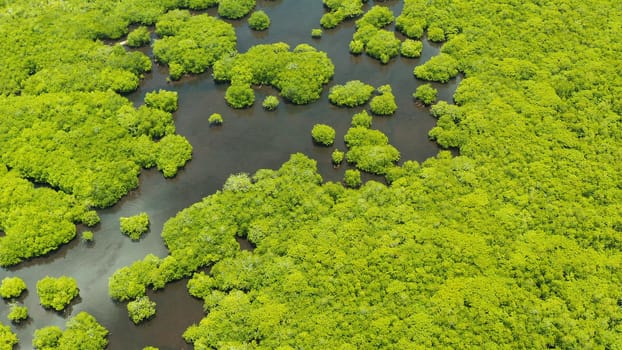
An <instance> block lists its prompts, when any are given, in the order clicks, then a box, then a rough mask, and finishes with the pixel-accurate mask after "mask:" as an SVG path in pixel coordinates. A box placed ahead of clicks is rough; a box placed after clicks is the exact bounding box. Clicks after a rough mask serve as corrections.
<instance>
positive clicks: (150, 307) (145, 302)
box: [127, 296, 156, 324]
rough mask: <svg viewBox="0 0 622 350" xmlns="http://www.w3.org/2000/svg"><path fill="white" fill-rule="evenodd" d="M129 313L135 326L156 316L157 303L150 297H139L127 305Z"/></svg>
mask: <svg viewBox="0 0 622 350" xmlns="http://www.w3.org/2000/svg"><path fill="white" fill-rule="evenodd" d="M127 313H128V315H129V316H130V319H131V320H132V322H134V324H139V323H141V322H142V321H145V320H147V319H149V318H151V317H153V316H154V315H155V313H156V303H155V301H151V299H149V297H148V296H142V297H139V298H137V299H136V300H133V301H130V302H129V303H127Z"/></svg>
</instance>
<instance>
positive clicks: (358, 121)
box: [350, 110, 372, 129]
mask: <svg viewBox="0 0 622 350" xmlns="http://www.w3.org/2000/svg"><path fill="white" fill-rule="evenodd" d="M371 121H372V117H371V115H369V114H368V113H367V111H366V110H362V111H361V112H359V113H356V114H355V115H354V116H352V123H350V125H351V126H352V127H355V126H360V127H363V128H368V129H369V128H370V127H371Z"/></svg>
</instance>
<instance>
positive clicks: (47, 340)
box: [32, 311, 108, 350]
mask: <svg viewBox="0 0 622 350" xmlns="http://www.w3.org/2000/svg"><path fill="white" fill-rule="evenodd" d="M107 336H108V330H107V329H106V328H104V327H103V326H102V325H100V324H99V323H97V320H96V319H95V317H93V316H91V315H90V314H88V313H86V312H84V311H83V312H80V313H79V314H77V315H76V316H75V317H73V318H71V319H69V321H67V323H66V329H65V331H64V332H63V331H62V330H61V329H60V328H58V327H56V326H49V327H44V328H41V329H37V330H36V331H35V335H34V338H33V340H32V346H33V347H34V348H35V349H38V350H44V349H45V350H75V349H80V350H104V349H106V346H107V345H108V339H106V337H107Z"/></svg>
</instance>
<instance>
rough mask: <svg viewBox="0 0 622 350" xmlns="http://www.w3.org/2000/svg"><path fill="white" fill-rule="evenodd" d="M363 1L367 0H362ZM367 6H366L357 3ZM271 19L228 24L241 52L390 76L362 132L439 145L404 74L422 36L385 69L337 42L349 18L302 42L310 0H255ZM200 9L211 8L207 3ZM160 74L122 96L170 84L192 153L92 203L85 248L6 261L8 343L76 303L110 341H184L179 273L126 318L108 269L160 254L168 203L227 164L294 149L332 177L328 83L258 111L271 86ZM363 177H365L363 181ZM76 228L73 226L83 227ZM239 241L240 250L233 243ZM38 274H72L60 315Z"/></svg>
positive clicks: (348, 74)
mask: <svg viewBox="0 0 622 350" xmlns="http://www.w3.org/2000/svg"><path fill="white" fill-rule="evenodd" d="M372 4H373V3H372ZM379 4H382V5H384V6H389V7H391V8H392V9H393V11H394V13H395V14H396V15H398V14H399V13H400V12H401V7H402V3H401V2H399V1H385V2H379ZM367 6H369V4H368V5H367ZM258 8H261V9H263V10H264V11H265V12H266V13H267V14H268V15H269V16H270V18H271V20H272V24H271V27H270V29H269V30H268V31H265V32H259V33H258V32H253V31H251V30H249V29H248V26H247V24H246V21H245V20H242V21H234V22H232V23H233V24H234V25H235V26H236V30H237V34H238V47H239V50H240V51H241V52H244V51H246V50H247V49H248V48H249V47H251V46H252V45H255V44H258V43H272V42H277V41H284V42H286V43H288V44H290V45H291V46H292V47H294V46H295V45H297V44H299V43H309V44H311V45H313V46H315V47H317V48H318V49H319V50H322V51H325V52H327V53H328V55H329V57H330V58H331V59H332V60H333V63H334V64H335V76H334V78H333V81H332V82H331V83H330V84H329V87H330V86H331V85H334V84H343V83H345V82H346V81H349V80H354V79H359V80H362V81H364V82H367V83H369V84H372V85H374V86H376V87H377V86H380V85H383V84H391V86H392V88H393V92H394V94H395V95H396V100H397V103H398V106H399V109H398V111H397V113H396V114H395V115H394V116H392V117H388V118H387V117H384V118H381V117H374V121H373V125H372V127H373V128H377V129H380V130H382V131H383V132H384V133H386V134H387V136H389V140H390V142H391V143H392V144H393V145H395V146H396V147H397V148H398V149H399V150H400V151H401V154H402V159H403V160H408V159H414V160H418V161H423V160H425V159H426V158H428V157H431V156H434V155H435V154H436V153H437V152H438V148H437V147H436V145H435V144H434V143H433V142H430V141H428V138H427V133H428V131H429V130H430V129H431V128H432V127H433V126H434V124H435V120H434V119H433V118H432V117H431V116H430V115H429V112H428V110H427V109H426V108H424V107H420V106H417V105H416V104H415V103H414V101H413V100H412V97H411V94H412V93H413V92H414V91H415V89H416V87H417V86H418V85H419V84H421V82H418V81H416V80H415V79H414V77H413V75H412V70H413V68H414V67H415V66H416V65H417V64H420V63H422V62H425V61H426V60H427V59H428V58H429V57H431V56H433V55H435V54H437V53H438V51H439V49H440V46H439V45H433V44H430V43H428V42H424V50H423V56H422V57H421V58H419V59H404V58H396V59H393V60H392V61H391V62H390V63H389V64H388V65H382V64H380V63H379V62H378V61H376V60H374V59H371V58H369V57H367V56H365V55H362V56H352V55H350V54H349V53H348V43H349V41H350V39H351V38H352V34H353V32H354V29H355V28H354V22H346V23H344V24H341V25H340V26H339V27H337V28H336V29H333V30H325V31H324V35H323V37H322V38H321V39H312V38H311V36H310V33H311V29H312V28H319V22H320V17H321V16H322V14H323V13H324V9H323V6H322V2H321V1H320V0H313V1H311V0H307V1H291V0H290V1H283V0H277V1H264V0H259V1H258ZM210 13H212V14H213V13H214V12H212V11H210ZM166 74H167V70H166V69H165V68H162V67H157V66H156V67H154V70H153V72H152V73H150V74H148V75H147V76H146V77H145V79H144V81H143V83H142V85H141V87H140V89H139V90H138V91H136V92H135V93H133V94H131V95H130V96H129V98H130V99H131V100H132V101H133V102H134V103H135V104H137V105H138V104H140V103H142V98H143V96H144V94H145V93H146V92H149V91H152V90H155V89H160V88H163V89H169V90H176V91H178V92H179V106H180V107H179V110H178V111H177V112H176V115H175V118H176V126H177V132H178V133H179V134H182V135H184V136H185V137H186V138H188V140H189V141H190V142H191V143H192V145H193V147H194V151H193V159H192V161H190V162H189V163H188V164H187V166H186V167H185V168H184V169H183V170H182V171H180V172H179V174H178V175H177V176H176V177H175V178H174V179H170V180H165V179H164V178H163V177H162V176H161V174H160V173H159V172H157V171H156V170H153V169H151V170H146V171H143V173H142V174H141V176H140V187H139V188H138V189H137V190H135V191H132V192H131V193H130V194H128V195H127V196H126V197H125V198H123V199H122V200H121V201H120V202H119V203H118V204H117V205H115V206H114V207H112V208H109V209H105V210H100V211H99V214H100V216H101V219H102V220H101V223H100V224H99V225H98V226H97V227H96V228H95V229H94V230H93V231H94V233H95V241H94V243H92V244H86V243H84V242H81V241H80V240H79V239H75V240H74V241H73V242H72V243H70V244H68V245H66V246H64V247H62V248H61V249H60V250H59V251H57V252H55V253H53V254H51V255H50V256H49V257H44V258H38V259H34V260H32V261H30V262H27V263H24V264H20V265H19V266H17V267H14V268H10V269H2V270H0V278H4V277H6V276H13V275H17V276H20V277H22V278H23V279H24V280H26V283H27V284H28V288H29V290H30V292H29V294H28V295H27V296H26V297H22V298H21V301H23V302H24V304H25V305H26V306H28V308H29V312H30V319H29V320H28V321H27V322H25V323H24V324H22V325H20V326H15V325H12V329H13V330H14V331H15V332H17V334H18V336H19V338H20V340H21V341H20V347H19V349H30V348H31V345H30V344H31V340H32V334H33V332H34V330H35V329H38V328H41V327H44V326H48V325H58V326H60V327H61V328H63V327H64V323H65V322H66V320H67V318H69V317H71V316H73V315H75V314H77V313H78V312H80V311H87V312H89V313H91V314H92V315H94V316H95V317H96V318H97V320H98V321H99V322H100V323H102V324H103V325H104V326H105V327H106V328H107V329H109V330H110V332H111V334H110V336H109V340H110V346H109V349H115V350H116V349H142V348H143V347H144V346H147V345H152V346H157V347H159V348H160V349H161V350H165V349H170V350H173V349H175V350H177V349H191V348H192V347H191V346H190V345H188V344H186V343H185V342H184V341H183V340H182V338H181V334H182V333H183V331H184V330H185V329H186V328H187V327H188V326H189V325H190V324H192V323H196V322H198V321H199V320H200V319H201V318H202V316H203V312H202V303H201V302H200V301H198V300H195V299H193V298H192V297H190V296H189V295H188V294H187V291H186V287H185V284H186V280H182V281H178V282H176V283H173V284H170V285H168V286H167V287H166V288H165V289H164V290H163V291H158V292H155V293H150V297H152V299H153V300H154V301H156V302H157V304H158V306H157V315H156V317H155V318H154V319H152V320H150V321H149V322H146V323H144V324H143V325H140V326H134V325H133V323H132V322H131V321H130V320H129V318H128V316H127V311H126V306H125V304H124V303H123V304H122V303H115V302H113V301H112V300H111V299H110V298H109V297H108V277H109V276H111V275H112V273H113V272H114V271H115V270H117V269H119V268H121V267H123V266H125V265H128V264H130V263H132V262H134V261H136V260H139V259H142V258H143V257H144V256H145V255H146V254H148V253H154V254H156V255H158V256H161V257H163V256H166V254H167V250H166V248H165V247H164V245H163V243H162V240H161V238H160V232H161V230H162V225H163V223H164V222H165V221H166V220H167V219H168V218H170V217H171V216H173V215H175V214H176V213H177V212H178V211H179V210H182V209H183V208H185V207H187V206H189V205H191V204H192V203H194V202H197V201H199V200H200V199H201V198H203V197H204V196H207V195H209V194H211V193H213V192H215V191H216V190H218V189H219V188H220V187H221V186H222V184H223V182H224V181H225V179H226V178H227V176H228V175H229V174H232V173H237V172H249V173H253V172H255V171H256V170H257V169H260V168H278V167H279V166H280V165H281V164H282V163H283V162H285V161H286V160H287V159H288V158H289V155H290V154H292V153H294V152H302V153H304V154H306V155H308V156H310V157H312V158H314V159H316V160H317V162H318V167H319V169H320V172H321V174H322V176H323V177H324V179H325V180H326V181H340V180H341V179H342V177H343V172H344V168H346V167H347V166H342V167H341V168H338V169H334V168H333V167H332V165H331V162H330V154H331V152H332V150H333V149H334V147H331V148H321V147H317V146H314V145H313V143H312V141H311V137H310V130H311V128H312V127H313V125H314V124H316V123H325V124H329V125H331V126H333V127H334V128H335V129H336V131H337V142H336V147H337V148H339V149H341V150H345V145H344V144H343V135H344V134H345V132H346V130H347V128H348V127H349V124H350V120H351V117H352V115H353V114H354V113H356V112H358V111H360V110H361V108H359V109H344V108H337V107H335V106H332V105H331V104H330V103H329V102H328V98H327V90H328V88H327V89H326V90H325V92H324V94H323V96H322V99H321V100H319V101H317V102H315V103H313V104H310V105H307V106H295V105H291V104H286V103H281V105H280V106H279V108H278V109H277V110H276V111H274V112H266V111H264V110H263V109H262V107H261V101H262V100H263V98H264V97H265V96H267V95H269V94H276V91H274V90H273V89H271V88H268V87H262V88H257V89H256V103H255V106H253V107H252V108H250V109H246V110H233V109H231V108H229V107H227V106H226V104H225V100H224V93H225V90H226V88H227V85H218V84H215V83H214V81H213V80H212V79H211V77H210V74H209V72H208V73H205V74H202V75H199V76H193V77H189V78H185V79H184V80H182V81H180V82H175V83H167V81H166ZM457 83H458V81H457V80H456V79H454V80H453V81H451V82H450V83H448V84H445V85H440V84H434V85H435V86H436V87H437V88H438V89H439V98H440V99H443V100H448V101H450V100H451V96H452V94H453V92H454V90H455V88H456V86H457ZM215 112H217V113H221V114H222V115H223V117H224V124H223V125H222V126H221V127H213V128H210V127H209V125H208V122H207V118H208V116H209V115H210V114H211V113H215ZM368 178H371V177H368ZM142 211H145V212H147V213H148V214H149V216H150V218H151V230H150V232H149V233H148V234H146V235H145V236H144V237H143V238H142V239H141V240H140V241H139V242H132V241H131V240H130V239H128V238H127V237H125V236H123V235H121V234H120V232H119V217H120V216H130V215H134V214H137V213H139V212H142ZM82 229H83V228H80V230H82ZM241 246H242V248H248V246H246V245H245V244H244V242H241ZM46 275H50V276H60V275H68V276H73V277H75V278H76V279H77V281H78V285H79V287H80V296H81V298H80V299H79V300H78V301H76V302H74V303H73V304H72V305H71V306H70V307H69V308H68V309H67V310H66V311H65V312H64V313H56V312H52V311H46V310H44V309H42V308H41V306H39V304H38V297H37V295H36V291H35V290H36V289H35V285H36V282H37V280H39V279H41V278H43V277H44V276H46ZM8 311H9V310H8V307H7V303H6V302H4V303H3V305H2V306H0V318H1V319H2V320H3V321H2V322H3V323H5V324H7V323H8V320H7V318H6V317H7V314H8Z"/></svg>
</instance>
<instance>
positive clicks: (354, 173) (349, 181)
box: [343, 169, 363, 188]
mask: <svg viewBox="0 0 622 350" xmlns="http://www.w3.org/2000/svg"><path fill="white" fill-rule="evenodd" d="M343 182H344V183H345V184H346V186H348V187H350V188H359V187H361V185H362V184H363V181H361V172H360V171H358V170H356V169H348V170H346V172H345V173H344V176H343Z"/></svg>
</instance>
